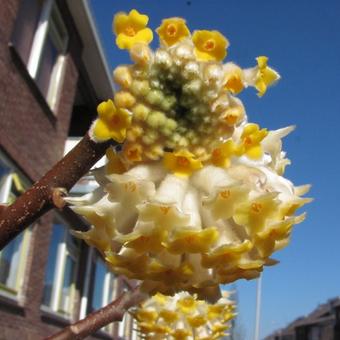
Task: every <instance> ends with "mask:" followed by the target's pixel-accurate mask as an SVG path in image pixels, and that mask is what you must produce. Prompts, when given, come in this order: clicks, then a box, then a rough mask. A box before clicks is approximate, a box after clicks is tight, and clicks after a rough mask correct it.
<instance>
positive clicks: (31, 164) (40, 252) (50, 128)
mask: <svg viewBox="0 0 340 340" xmlns="http://www.w3.org/2000/svg"><path fill="white" fill-rule="evenodd" d="M20 5H21V1H20V0H7V1H3V2H2V3H1V11H0V150H1V152H2V153H3V154H5V155H6V156H7V157H8V159H9V160H10V161H11V162H13V163H14V164H15V166H16V167H17V168H18V169H20V171H21V172H22V173H23V174H24V176H25V177H27V178H28V179H29V180H30V181H31V182H34V181H35V180H37V179H38V178H40V177H41V176H42V175H43V174H44V173H45V172H46V171H47V170H48V169H49V168H50V167H51V166H52V165H53V164H54V163H55V162H56V161H57V160H58V159H60V157H61V156H62V154H63V150H64V143H65V140H66V138H67V135H68V129H69V124H70V120H71V115H72V109H73V104H74V99H75V94H76V89H77V81H78V77H79V72H78V67H79V65H78V62H79V60H80V53H81V48H80V46H79V41H78V37H77V33H76V32H75V31H72V29H73V28H72V19H71V18H69V17H67V16H65V17H64V19H65V23H66V26H67V29H68V30H69V31H68V33H69V39H70V41H69V48H68V50H67V54H66V68H65V72H64V75H65V76H64V79H63V83H62V88H61V92H60V99H59V103H58V105H57V106H56V109H55V110H54V111H55V112H52V111H51V109H50V108H49V106H48V104H47V103H46V101H45V99H44V97H43V96H42V95H41V93H40V91H39V89H38V87H37V86H36V84H35V82H34V80H32V79H31V78H30V77H29V74H28V72H27V69H26V67H25V64H24V63H22V61H21V60H20V58H19V56H18V55H17V53H16V51H15V48H13V47H11V46H10V45H11V37H12V33H13V30H14V26H15V24H16V19H17V15H18V11H19V6H20ZM61 13H62V15H65V13H66V15H67V9H65V8H63V10H62V11H61ZM52 219H53V212H51V213H49V214H47V215H45V216H44V217H42V218H40V219H39V220H38V221H37V222H36V223H35V224H34V226H32V232H31V239H30V245H29V248H28V253H27V259H26V267H25V279H24V281H23V282H24V284H23V287H21V290H20V296H19V297H18V298H17V299H9V298H6V297H5V296H2V295H0V340H2V339H6V340H8V339H22V340H24V339H40V338H42V337H45V336H47V335H51V334H53V333H55V332H56V331H58V330H59V329H60V328H61V327H64V326H65V325H67V324H68V321H67V320H65V319H63V318H58V317H56V316H55V315H50V314H48V313H46V312H44V311H43V310H42V309H41V301H42V292H43V285H44V276H45V270H46V263H47V260H48V251H49V245H50V237H51V231H52ZM85 251H86V250H85ZM80 293H81V292H80V291H79V290H77V297H76V300H75V302H74V303H75V308H74V310H75V313H74V314H75V317H76V315H79V308H80Z"/></svg>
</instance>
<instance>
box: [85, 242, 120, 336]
mask: <svg viewBox="0 0 340 340" xmlns="http://www.w3.org/2000/svg"><path fill="white" fill-rule="evenodd" d="M88 251H89V252H88V256H87V268H86V275H85V277H86V280H85V285H84V294H83V297H82V299H81V300H82V301H81V312H80V318H81V319H82V318H84V317H85V316H86V315H88V314H89V313H92V312H93V311H95V310H97V309H99V308H102V307H104V306H106V305H107V304H109V303H110V302H112V301H113V300H115V299H116V298H117V289H118V280H117V278H116V276H115V275H114V274H113V273H111V272H110V271H109V270H108V268H107V266H106V264H105V262H104V260H103V259H102V258H101V256H100V254H99V253H97V252H96V251H95V250H94V249H93V248H92V247H90V248H88ZM102 330H103V331H105V332H108V333H110V334H112V332H113V324H110V325H107V326H106V327H104V328H103V329H102Z"/></svg>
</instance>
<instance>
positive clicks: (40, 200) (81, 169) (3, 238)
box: [0, 134, 112, 250]
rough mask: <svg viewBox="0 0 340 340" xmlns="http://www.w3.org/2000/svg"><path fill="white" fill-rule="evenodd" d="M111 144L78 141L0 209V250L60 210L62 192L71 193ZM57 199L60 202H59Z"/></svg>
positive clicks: (85, 139) (86, 138)
mask: <svg viewBox="0 0 340 340" xmlns="http://www.w3.org/2000/svg"><path fill="white" fill-rule="evenodd" d="M111 144H112V141H109V142H105V143H95V142H93V141H92V140H91V139H90V137H89V135H88V134H86V135H85V136H84V137H83V138H82V139H81V141H80V142H79V143H78V144H77V145H76V146H75V147H74V148H73V149H72V150H71V151H70V152H69V153H68V154H67V155H66V156H65V157H64V158H63V159H61V160H60V161H59V162H58V163H57V164H56V165H55V166H54V167H53V168H52V169H51V170H49V171H48V172H47V173H46V175H45V176H43V177H42V178H41V179H40V180H38V181H37V182H36V183H35V184H34V185H33V186H32V188H30V189H29V190H27V191H26V192H25V193H23V194H22V195H21V196H20V197H18V198H17V200H16V201H15V202H14V203H13V204H11V205H10V206H7V207H3V206H2V207H1V209H0V250H1V249H3V248H4V247H5V246H6V245H7V244H8V243H9V242H10V241H11V240H12V239H14V238H15V237H16V236H17V235H18V234H19V233H21V232H22V231H23V230H24V229H25V228H27V227H28V226H29V225H30V224H32V223H33V222H34V221H35V220H36V219H38V218H39V217H40V216H42V215H43V214H44V213H46V212H47V211H49V210H50V209H52V208H54V207H56V208H60V207H61V206H62V203H61V202H60V196H61V195H62V194H63V190H67V191H68V190H70V189H71V188H72V187H73V186H74V185H75V184H76V183H77V182H78V180H79V179H80V178H81V177H82V176H84V175H85V174H86V173H87V172H88V171H89V170H90V169H91V167H92V166H93V165H94V164H95V163H96V162H97V161H98V160H99V159H100V158H101V157H102V156H103V155H104V154H105V151H106V149H107V148H108V147H109V146H110V145H111ZM58 198H59V199H58Z"/></svg>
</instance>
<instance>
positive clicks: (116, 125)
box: [93, 99, 131, 143]
mask: <svg viewBox="0 0 340 340" xmlns="http://www.w3.org/2000/svg"><path fill="white" fill-rule="evenodd" d="M97 112H98V116H99V118H98V119H97V120H96V121H95V122H94V126H93V135H94V138H95V139H96V140H97V141H99V142H103V141H106V140H109V139H111V138H112V139H113V140H115V141H116V142H118V143H122V142H123V141H124V139H125V136H126V129H127V128H128V127H129V126H130V124H131V117H130V114H129V112H128V111H127V110H125V109H121V108H120V109H118V110H117V109H116V107H115V105H114V104H113V101H112V100H111V99H109V100H108V101H106V102H102V103H100V104H99V105H98V107H97Z"/></svg>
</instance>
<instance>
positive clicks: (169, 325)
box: [132, 292, 235, 340]
mask: <svg viewBox="0 0 340 340" xmlns="http://www.w3.org/2000/svg"><path fill="white" fill-rule="evenodd" d="M225 293H226V296H225V297H223V298H221V299H219V300H218V301H217V302H216V303H215V304H209V303H207V302H205V301H202V300H198V299H197V297H196V296H192V295H189V294H188V293H185V292H181V293H178V294H176V295H174V296H166V295H163V294H160V293H157V294H156V295H154V296H153V297H151V298H149V299H148V300H147V301H145V302H144V303H143V304H142V306H141V307H139V308H137V309H136V310H134V311H132V315H133V316H134V318H135V319H136V320H137V327H138V331H139V333H140V335H141V336H142V337H143V338H144V339H162V340H163V339H178V340H183V339H186V340H189V339H196V340H213V339H220V338H221V337H223V336H224V335H227V334H226V333H225V332H226V331H227V330H228V329H229V328H230V320H231V319H232V318H233V317H234V316H235V313H234V310H235V305H234V303H233V302H232V301H231V300H229V299H228V293H227V292H225Z"/></svg>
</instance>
